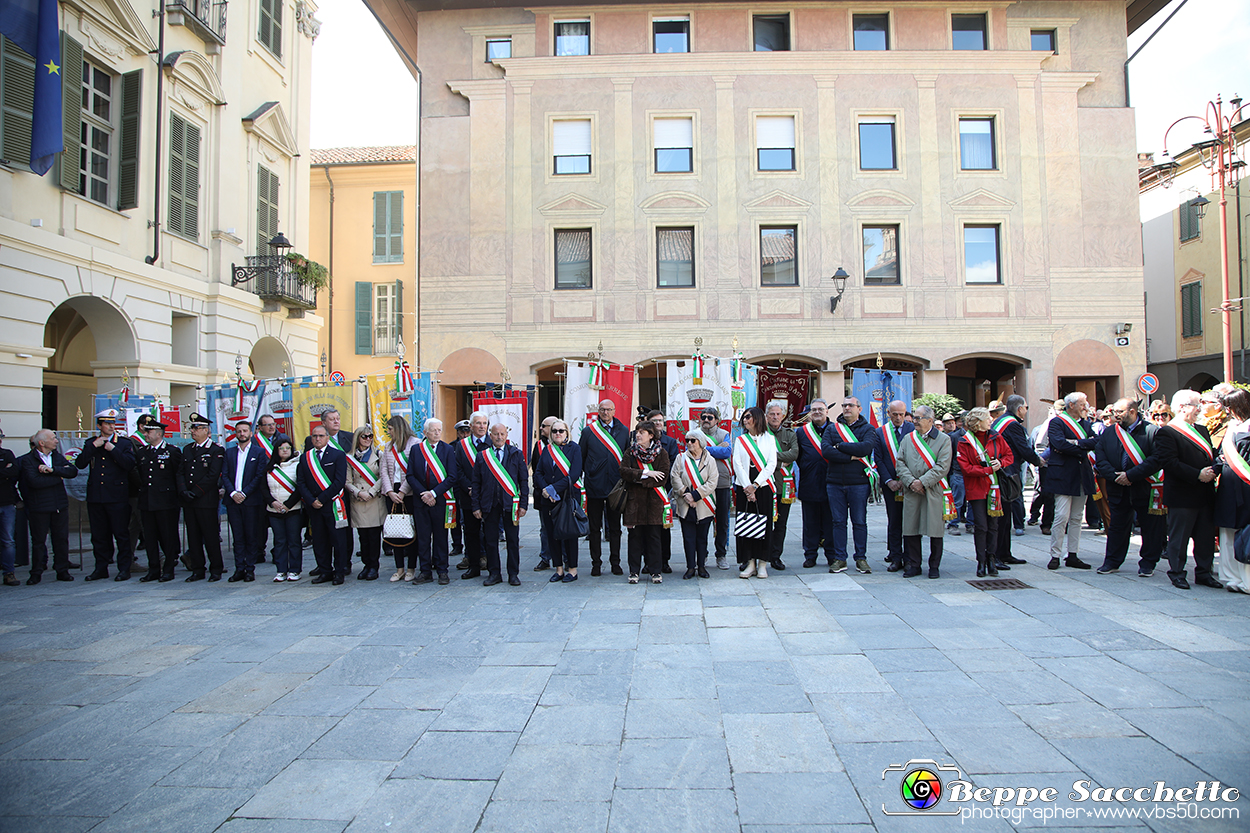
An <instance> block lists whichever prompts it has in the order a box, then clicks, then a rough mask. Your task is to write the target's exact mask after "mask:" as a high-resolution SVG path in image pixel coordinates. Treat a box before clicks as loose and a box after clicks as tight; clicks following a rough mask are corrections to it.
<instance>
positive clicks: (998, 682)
mask: <svg viewBox="0 0 1250 833" xmlns="http://www.w3.org/2000/svg"><path fill="white" fill-rule="evenodd" d="M976 683H977V685H979V686H981V688H983V689H985V690H986V691H987V692H989V693H990V694H991V695H993V696H994V697H996V698H998V701H999V702H1000V703H1002V704H1003V705H1005V706H1012V705H1017V704H1020V703H1062V702H1076V701H1080V700H1084V699H1085V695H1084V694H1082V693H1081V692H1079V691H1077V690H1076V689H1075V688H1073V687H1072V686H1070V685H1068V684H1067V683H1065V682H1064V681H1063V680H1060V679H1059V678H1058V677H1056V676H1055V675H1054V674H1051V673H1050V672H1049V671H1043V670H1041V669H1040V668H1039V669H1037V670H1036V671H1003V672H993V673H985V674H978V675H977V678H976Z"/></svg>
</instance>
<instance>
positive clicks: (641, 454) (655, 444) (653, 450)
mask: <svg viewBox="0 0 1250 833" xmlns="http://www.w3.org/2000/svg"><path fill="white" fill-rule="evenodd" d="M663 448H664V447H663V446H662V445H660V441H659V440H652V441H651V445H650V446H648V447H647V448H643V447H642V446H640V445H639V444H638V441H637V440H634V441H633V442H632V443H630V445H629V453H630V454H632V455H634V459H635V460H637V461H638V462H639V463H654V462H655V458H656V457H659V456H660V451H661V450H663Z"/></svg>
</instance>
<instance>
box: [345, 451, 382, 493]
mask: <svg viewBox="0 0 1250 833" xmlns="http://www.w3.org/2000/svg"><path fill="white" fill-rule="evenodd" d="M374 459H375V460H376V459H377V455H374ZM347 465H349V466H351V467H352V471H354V472H356V474H358V475H360V476H361V477H363V478H364V480H365V483H367V484H368V485H369V488H370V489H372V488H373V487H374V486H376V485H378V475H377V473H376V472H374V470H373V464H372V463H362V462H361V461H360V460H357V459H356V455H355V454H348V455H347Z"/></svg>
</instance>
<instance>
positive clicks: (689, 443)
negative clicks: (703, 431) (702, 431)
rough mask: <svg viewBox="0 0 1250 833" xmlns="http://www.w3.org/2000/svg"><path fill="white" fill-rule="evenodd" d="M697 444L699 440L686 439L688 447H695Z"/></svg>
mask: <svg viewBox="0 0 1250 833" xmlns="http://www.w3.org/2000/svg"><path fill="white" fill-rule="evenodd" d="M697 442H698V440H696V439H695V438H694V437H687V438H686V445H694V444H695V443H697Z"/></svg>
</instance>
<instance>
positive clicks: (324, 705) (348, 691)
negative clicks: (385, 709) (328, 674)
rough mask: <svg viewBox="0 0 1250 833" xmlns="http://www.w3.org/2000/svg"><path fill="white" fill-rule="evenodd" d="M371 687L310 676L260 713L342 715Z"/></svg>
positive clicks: (371, 688)
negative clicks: (338, 682)
mask: <svg viewBox="0 0 1250 833" xmlns="http://www.w3.org/2000/svg"><path fill="white" fill-rule="evenodd" d="M374 691H375V688H374V687H373V686H349V685H334V684H332V683H331V684H322V683H321V682H319V681H317V680H313V681H310V682H307V683H304V684H303V685H301V686H299V687H298V688H296V689H295V690H294V691H292V692H291V693H290V694H287V695H285V696H283V697H280V698H278V699H277V700H275V701H274V702H273V703H272V704H271V705H269V706H268V707H266V708H265V710H264V712H262V713H263V714H292V715H337V716H342V715H345V714H347V713H348V712H349V711H351V710H352V709H354V708H356V706H358V705H359V704H360V702H361V701H362V700H364V699H365V698H366V697H368V696H369V695H370V694H372V693H373V692H374Z"/></svg>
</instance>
